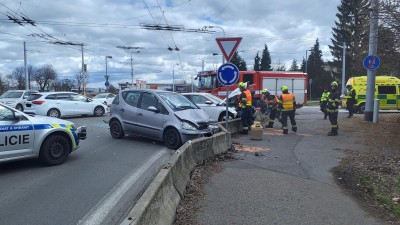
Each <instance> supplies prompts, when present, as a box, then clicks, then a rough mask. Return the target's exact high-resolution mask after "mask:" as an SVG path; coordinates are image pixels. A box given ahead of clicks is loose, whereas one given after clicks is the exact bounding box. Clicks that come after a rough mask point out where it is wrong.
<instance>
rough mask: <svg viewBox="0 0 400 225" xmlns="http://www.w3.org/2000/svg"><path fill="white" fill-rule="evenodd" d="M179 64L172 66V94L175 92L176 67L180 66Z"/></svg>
mask: <svg viewBox="0 0 400 225" xmlns="http://www.w3.org/2000/svg"><path fill="white" fill-rule="evenodd" d="M178 65H179V63H177V64H174V65H173V66H172V92H175V66H178Z"/></svg>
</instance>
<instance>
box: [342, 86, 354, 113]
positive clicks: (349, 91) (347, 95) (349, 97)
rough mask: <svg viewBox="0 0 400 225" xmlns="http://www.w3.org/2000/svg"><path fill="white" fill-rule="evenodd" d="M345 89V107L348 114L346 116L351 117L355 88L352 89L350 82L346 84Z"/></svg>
mask: <svg viewBox="0 0 400 225" xmlns="http://www.w3.org/2000/svg"><path fill="white" fill-rule="evenodd" d="M346 89H347V90H346V92H345V94H344V98H345V99H346V109H347V110H348V111H349V116H347V118H351V117H352V116H353V112H354V104H355V102H356V90H354V88H353V86H351V85H350V84H348V85H346Z"/></svg>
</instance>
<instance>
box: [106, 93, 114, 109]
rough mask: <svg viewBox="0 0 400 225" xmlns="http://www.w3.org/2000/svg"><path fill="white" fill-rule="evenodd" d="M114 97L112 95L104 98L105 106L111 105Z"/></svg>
mask: <svg viewBox="0 0 400 225" xmlns="http://www.w3.org/2000/svg"><path fill="white" fill-rule="evenodd" d="M114 98H115V95H114V94H108V95H107V97H106V102H107V106H109V105H111V103H112V101H113V100H114Z"/></svg>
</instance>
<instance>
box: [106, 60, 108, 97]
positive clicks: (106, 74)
mask: <svg viewBox="0 0 400 225" xmlns="http://www.w3.org/2000/svg"><path fill="white" fill-rule="evenodd" d="M107 81H108V75H107V56H106V82H107ZM106 92H108V86H106Z"/></svg>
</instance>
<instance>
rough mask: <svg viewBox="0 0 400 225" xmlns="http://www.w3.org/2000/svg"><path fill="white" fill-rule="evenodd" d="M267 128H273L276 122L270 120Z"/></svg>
mask: <svg viewBox="0 0 400 225" xmlns="http://www.w3.org/2000/svg"><path fill="white" fill-rule="evenodd" d="M266 127H267V128H273V127H274V122H269V123H268V126H266Z"/></svg>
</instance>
